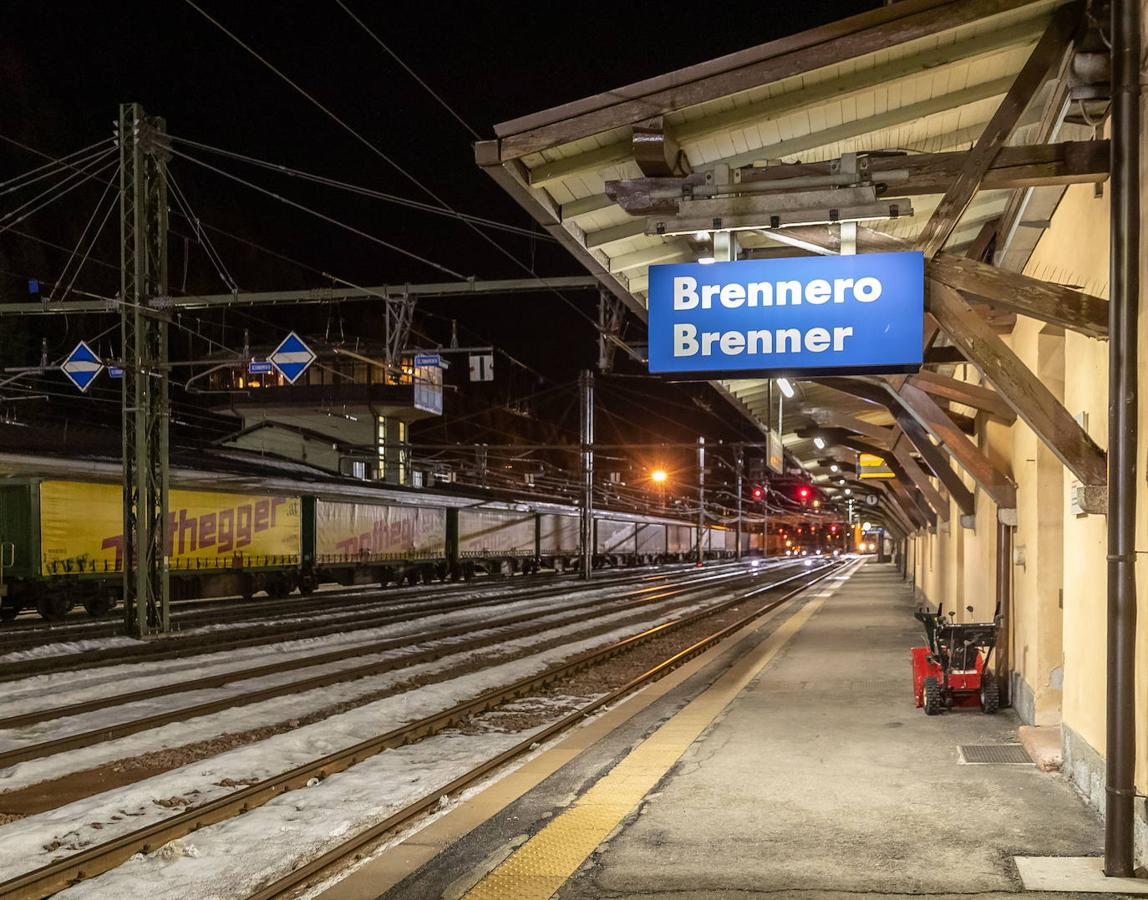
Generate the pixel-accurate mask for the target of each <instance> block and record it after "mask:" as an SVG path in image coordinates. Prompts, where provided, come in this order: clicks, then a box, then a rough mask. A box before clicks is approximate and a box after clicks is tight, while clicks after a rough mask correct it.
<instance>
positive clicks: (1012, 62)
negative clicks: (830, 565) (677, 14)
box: [476, 0, 1100, 469]
mask: <svg viewBox="0 0 1148 900" xmlns="http://www.w3.org/2000/svg"><path fill="white" fill-rule="evenodd" d="M1062 5H1063V4H1062V3H1058V2H1055V0H1036V2H1024V0H902V2H898V3H894V4H892V5H887V6H884V7H881V8H880V9H876V10H873V11H871V12H867V13H863V14H861V15H857V16H853V17H850V18H847V19H843V20H840V21H837V22H832V23H830V24H827V25H824V26H821V27H818V28H815V29H812V30H809V31H806V32H802V33H799V34H795V35H791V36H788V37H784V38H781V39H778V40H774V41H771V42H769V43H766V44H761V45H758V46H755V47H750V48H749V49H746V50H742V51H740V52H736V53H732V54H729V55H727V56H723V57H720V58H718V59H713V60H710V61H708V62H703V63H700V64H698V65H694V66H690V67H688V68H685V69H680V70H678V71H674V72H669V73H666V74H663V75H658V76H655V77H652V78H649V79H647V80H645V81H641V82H638V83H636V84H631V85H628V86H625V87H622V88H617V89H614V90H610V91H607V92H605V93H602V94H598V95H596V96H592V97H587V98H585V99H582V100H576V101H574V102H570V103H565V104H563V105H561V106H557V107H554V108H552V109H548V110H544V111H542V112H538V113H534V114H532V115H527V116H523V117H521V118H517V119H514V120H511V121H508V122H503V123H502V124H500V125H496V126H495V129H494V131H495V134H496V135H497V139H496V140H490V141H483V142H480V143H479V144H478V145H477V147H476V161H477V162H478V164H479V165H480V166H481V167H482V168H484V169H485V170H486V171H487V172H488V174H490V175H491V176H492V177H493V178H494V179H495V180H496V181H497V182H498V183H499V184H500V185H501V186H502V187H503V188H504V189H505V190H506V191H507V192H508V193H509V194H510V195H511V196H513V197H514V198H515V199H516V200H517V201H518V202H519V203H520V204H521V205H522V206H523V207H524V208H525V209H526V210H527V211H529V212H530V213H531V214H532V215H533V216H534V217H535V218H536V219H537V220H538V221H539V222H540V223H541V224H542V225H543V226H544V227H546V229H547V230H548V231H549V232H550V233H551V234H553V235H554V236H555V237H557V238H558V239H559V240H560V241H561V242H562V243H563V244H564V245H565V246H566V247H567V248H568V249H569V250H570V252H571V253H573V254H574V255H575V256H576V257H577V258H578V259H579V260H580V261H581V262H582V263H583V264H584V265H585V266H586V268H587V269H588V270H589V271H590V272H592V273H593V274H594V275H595V276H596V277H597V278H598V279H599V280H600V281H601V283H602V284H603V286H604V288H605V289H606V290H608V291H609V292H610V293H611V294H612V295H613V296H614V297H616V298H618V299H619V300H620V301H622V302H623V303H624V304H625V305H626V306H627V307H628V308H629V309H630V310H631V311H632V312H633V313H634V314H636V315H637V316H638V317H639V318H641V319H643V320H644V319H645V309H646V291H647V285H648V269H649V266H650V265H653V264H660V263H671V262H692V261H695V260H697V259H699V257H704V256H709V255H712V254H713V248H712V246H711V243H710V241H712V237H711V236H707V235H704V234H702V233H701V232H700V231H699V232H698V233H696V234H695V233H676V234H658V233H656V231H655V228H654V225H653V223H654V222H656V221H657V219H658V217H659V216H660V217H662V218H665V216H666V215H667V214H668V215H671V216H672V215H673V209H672V208H673V204H672V201H671V202H670V203H669V204H668V205H665V206H661V207H659V206H658V202H659V199H660V200H662V201H664V200H666V199H667V197H669V195H670V194H672V193H673V192H674V191H675V190H677V188H678V186H679V185H680V184H682V181H681V179H683V178H687V177H688V176H691V175H692V177H693V183H694V184H703V183H705V179H706V177H709V178H711V179H717V180H718V181H721V180H722V179H724V178H727V177H728V178H731V179H732V180H733V181H734V182H737V183H741V184H746V183H748V182H751V181H754V180H759V179H760V180H764V179H769V178H775V177H776V178H785V177H792V176H796V175H803V174H813V175H817V174H821V175H824V174H825V173H826V172H829V171H831V169H830V166H831V165H832V163H833V161H835V160H839V159H841V158H842V156H843V155H845V154H854V153H856V154H863V155H867V156H868V161H869V164H870V165H871V166H872V167H873V169H874V170H876V169H879V168H883V169H891V168H904V167H905V166H906V164H907V161H911V168H910V174H909V177H908V180H907V181H902V182H900V183H890V184H889V186H888V189H887V191H886V192H885V194H884V195H882V197H881V200H882V202H884V201H885V200H887V199H889V198H904V199H902V200H900V201H899V202H900V205H901V208H900V214H899V215H898V217H897V218H889V219H883V220H880V221H872V222H867V223H865V224H866V225H867V226H869V227H870V228H872V229H873V230H876V231H878V232H883V233H885V234H887V235H891V236H893V237H895V238H899V239H902V240H904V241H910V242H911V241H913V240H914V239H915V238H916V237H917V236H918V233H919V232H920V231H921V229H922V228H923V226H924V224H925V223H926V222H927V221H928V220H929V218H930V216H931V215H932V214H933V211H934V210H935V209H936V208H937V206H938V204H939V202H940V200H941V197H942V196H943V195H944V192H945V190H946V189H947V187H948V186H949V184H950V183H951V182H952V181H953V180H954V178H955V175H956V172H957V171H959V169H960V165H961V162H960V160H961V158H962V157H963V156H965V155H966V154H967V151H969V150H970V149H971V148H972V147H973V145H974V144H975V143H976V141H977V139H978V137H979V136H980V135H981V133H982V131H983V130H984V129H985V126H986V124H987V123H988V122H989V120H990V119H991V118H992V117H993V115H994V113H995V112H996V111H997V109H998V106H1000V104H1001V101H1002V99H1003V98H1004V96H1005V95H1006V94H1007V92H1008V91H1009V88H1010V86H1011V85H1012V83H1013V81H1014V79H1015V78H1016V76H1017V74H1018V72H1020V70H1021V69H1022V67H1023V66H1024V65H1025V62H1026V60H1027V59H1028V58H1029V56H1030V54H1032V52H1033V49H1034V47H1035V46H1036V45H1037V43H1038V41H1040V39H1041V37H1042V35H1043V34H1044V33H1045V30H1046V29H1047V28H1048V27H1049V23H1050V20H1051V18H1052V16H1053V13H1054V12H1055V11H1056V10H1057V9H1058V8H1059V7H1060V6H1062ZM675 34H682V32H675ZM1065 66H1066V63H1065V62H1062V63H1061V64H1060V67H1059V72H1058V71H1057V70H1056V69H1055V67H1054V71H1052V72H1051V77H1049V78H1048V79H1047V81H1046V82H1045V83H1044V86H1043V88H1041V89H1040V90H1039V91H1037V93H1036V94H1035V95H1034V96H1033V98H1032V100H1031V102H1029V103H1028V105H1027V107H1026V109H1025V110H1024V112H1023V114H1022V115H1021V117H1020V119H1019V120H1018V122H1017V124H1016V127H1015V128H1014V129H1013V130H1012V133H1011V137H1010V138H1009V140H1008V144H1009V145H1010V147H1016V148H1023V147H1026V146H1032V145H1037V144H1047V143H1051V142H1053V141H1066V140H1087V139H1089V138H1091V137H1093V132H1092V130H1091V129H1086V128H1083V127H1081V126H1079V125H1072V124H1069V123H1066V122H1065V121H1064V119H1065V111H1066V109H1067V107H1068V104H1067V101H1066V95H1065V93H1064V68H1065ZM889 152H892V153H893V154H900V155H890V154H889ZM1008 152H1009V150H1008V149H1007V148H1006V150H1004V151H1002V154H1001V157H1003V156H1004V155H1006V154H1007V153H1008ZM946 153H947V154H953V155H952V156H950V157H943V156H938V155H937V154H946ZM1017 153H1018V154H1019V153H1020V151H1019V150H1018V151H1017ZM1001 157H998V159H1000V158H1001ZM1014 158H1015V159H1017V160H1018V162H1019V163H1024V162H1025V160H1024V159H1022V158H1021V156H1019V155H1018V156H1015V157H1014ZM783 164H790V165H783ZM795 164H801V165H800V166H798V165H795ZM817 164H820V165H817ZM723 167H729V172H728V173H726V172H725V171H724V170H723ZM643 179H645V180H643ZM654 179H657V180H654ZM667 179H668V180H667ZM875 180H876V179H875ZM1079 180H1094V181H1095V180H1100V179H1099V178H1095V177H1093V178H1081V179H1079ZM1050 181H1052V180H1050ZM1065 181H1066V179H1059V180H1055V183H1050V184H1048V185H1047V186H1045V185H1040V184H1037V186H1035V187H1033V186H1029V185H1032V184H1033V182H1031V181H1030V182H1028V183H1027V185H1026V186H1025V187H1023V188H1017V187H1015V186H1014V185H1013V183H1012V182H1011V181H1010V179H1009V177H1008V176H1007V173H1002V174H1001V175H999V176H997V177H995V179H994V178H989V177H986V179H985V180H984V181H983V182H982V184H981V189H980V190H979V191H978V193H977V194H976V195H975V197H974V198H973V200H972V203H971V205H969V206H968V208H967V209H966V210H965V211H964V213H963V215H962V216H961V218H960V220H959V222H958V224H957V225H956V227H955V229H954V230H953V232H952V233H951V235H950V236H949V238H948V241H947V243H946V244H945V246H944V252H945V253H949V254H954V253H955V254H962V253H966V252H968V250H969V248H970V246H972V245H974V242H977V241H978V239H981V240H984V237H983V235H985V234H988V233H989V232H990V231H991V232H992V233H995V234H996V239H995V243H994V245H993V246H994V247H995V252H994V253H993V256H992V258H991V260H990V261H991V262H993V263H995V264H996V265H997V266H999V267H1002V268H1008V269H1011V270H1013V271H1020V270H1022V269H1023V267H1024V265H1025V263H1026V262H1027V260H1028V258H1029V255H1030V253H1031V251H1032V250H1033V248H1034V247H1035V245H1036V241H1037V240H1038V238H1039V236H1040V234H1041V229H1042V228H1043V227H1044V226H1045V225H1046V224H1047V219H1048V217H1049V216H1051V213H1052V211H1053V210H1054V209H1055V207H1056V205H1057V203H1058V202H1059V199H1060V197H1061V196H1062V194H1063V191H1064V189H1065V187H1064V184H1065ZM994 183H996V184H999V185H1000V187H999V188H994V187H992V185H993V184H994ZM667 186H668V188H669V191H668V193H667V191H666V190H665V188H667ZM659 189H662V193H661V194H657V193H656V192H657V190H659ZM893 202H898V201H893ZM623 204H625V206H624V205H623ZM910 206H911V213H907V210H908V208H909V207H910ZM667 210H670V212H669V213H667V212H666V211H667ZM987 224H992V225H993V226H994V227H993V228H992V229H988V230H986V227H985V226H986V225H987ZM821 228H822V231H824V232H828V231H829V226H821ZM666 230H667V231H668V230H669V229H666ZM785 231H786V230H785V229H781V230H780V231H772V230H763V229H753V230H744V231H739V232H737V237H738V240H739V243H740V246H741V249H742V256H743V257H745V256H757V257H768V256H770V255H785V256H791V255H800V254H801V253H803V252H808V251H803V250H802V249H800V248H799V247H797V246H794V245H793V243H791V242H789V241H786V240H785V236H786V235H785ZM650 232H655V233H650ZM792 233H795V232H791V234H792ZM870 238H872V235H871V234H870ZM859 249H860V250H861V251H864V250H865V249H866V247H865V246H864V238H862V240H861V246H860V247H859ZM984 312H985V314H986V317H990V316H991V318H990V321H993V323H994V324H995V325H996V326H997V328H998V330H1000V331H1007V330H1009V329H1010V327H1011V324H1012V321H1013V320H1012V319H1010V317H1009V316H1008V315H1003V316H1002V315H1001V314H1000V313H999V311H998V312H996V313H990V312H989V310H988V309H987V307H986V308H985V309H984ZM946 349H952V348H945V347H944V339H943V338H942V339H941V340H940V341H939V342H938V343H937V344H935V345H934V351H935V355H936V357H937V359H938V360H948V361H949V362H950V363H951V362H952V360H954V359H955V356H954V355H953V354H948V356H946V354H945V350H946ZM927 364H928V360H927ZM938 364H940V363H938ZM714 386H715V387H716V388H717V389H718V390H719V391H720V392H721V393H722V394H724V395H725V396H726V398H727V399H728V400H730V401H731V402H732V403H733V405H734V406H735V407H736V408H737V409H738V410H739V411H740V412H741V413H743V414H744V415H746V416H747V417H749V418H750V419H751V420H752V421H753V422H754V423H755V424H757V425H759V426H765V425H766V423H772V424H774V425H776V423H777V414H776V409H777V407H776V404H777V391H776V390H774V391H773V394H772V402H770V396H771V395H770V390H769V382H768V380H766V379H755V378H743V379H731V380H724V381H721V382H715V383H714ZM796 387H797V390H798V395H797V397H796V402H795V401H787V402H786V407H787V408H786V413H785V418H784V422H783V425H784V428H783V431H784V434H783V441H784V444H785V447H786V450H787V451H789V453H790V454H791V455H792V456H793V457H794V458H796V459H798V460H800V461H801V462H802V464H803V465H806V466H807V467H809V468H810V469H816V467H817V466H818V462H817V460H818V459H819V458H821V459H822V460H824V459H825V458H826V457H827V454H826V452H825V451H823V450H820V449H819V448H817V447H815V446H814V444H813V441H812V436H810V435H809V434H808V430H809V429H810V428H811V427H814V426H815V424H816V420H814V419H813V418H812V416H811V415H810V413H812V412H813V411H814V410H817V409H820V410H825V409H832V410H837V411H840V412H842V413H845V414H847V415H850V416H853V417H856V418H860V419H863V420H868V421H871V422H873V423H875V424H890V423H891V419H890V418H889V414H888V412H887V410H885V409H884V408H883V407H881V406H879V405H877V404H874V403H870V402H866V401H864V400H860V399H857V398H856V397H853V396H849V395H846V394H844V393H841V392H839V391H837V390H835V389H833V388H831V387H828V386H826V385H825V384H819V383H817V382H814V381H802V382H799V383H797V384H796ZM959 418H960V417H959V416H958V420H959ZM822 424H824V423H823V422H822ZM800 431H806V432H807V434H806V436H805V437H802V436H800V435H799V434H798V432H800Z"/></svg>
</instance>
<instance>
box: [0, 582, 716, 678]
mask: <svg viewBox="0 0 1148 900" xmlns="http://www.w3.org/2000/svg"><path fill="white" fill-rule="evenodd" d="M689 571H691V572H692V571H693V570H692V569H691V570H689ZM706 571H707V572H710V573H720V572H723V571H730V568H729V567H728V566H721V567H712V568H709V569H707V570H706ZM674 574H677V573H674V572H667V573H664V574H659V575H656V576H649V575H627V576H620V577H619V578H615V579H610V580H603V581H601V582H599V581H597V580H592V581H591V582H590V583H589V584H590V589H591V590H599V589H601V590H605V589H608V588H611V587H616V586H618V585H621V584H631V583H634V582H636V581H642V580H655V581H663V580H665V579H666V578H670V577H672V576H673V575H674ZM577 584H582V583H581V582H578V583H577ZM570 589H571V585H569V584H565V583H564V584H560V585H545V586H543V585H538V586H533V587H529V588H524V589H523V590H521V591H516V592H513V593H506V592H493V593H491V594H489V595H480V596H478V597H475V596H474V594H473V593H468V594H466V595H464V596H462V597H458V598H456V599H449V598H445V599H440V598H437V597H436V598H433V599H432V600H430V601H418V600H411V601H407V602H404V603H399V604H395V603H393V602H391V599H390V598H382V599H380V600H379V601H377V602H372V603H369V604H366V605H365V608H363V609H361V610H354V609H352V610H348V611H346V612H344V611H341V610H340V611H332V615H331V616H328V617H326V618H325V619H323V620H320V621H316V622H314V623H306V624H303V623H300V622H298V621H287V622H279V623H276V622H256V623H253V624H251V625H250V626H247V625H236V627H234V628H229V629H226V630H221V631H204V632H196V633H184V634H180V635H173V636H171V637H168V638H164V639H161V640H156V641H147V642H138V643H131V644H127V645H120V646H116V647H106V648H97V649H88V650H81V651H79V652H75V653H60V654H52V655H46V656H37V657H33V658H28V659H17V660H13V661H9V662H5V663H0V681H12V680H14V679H18V678H26V677H29V676H31V675H41V674H48V673H52V672H60V671H65V670H75V669H80V668H84V669H90V668H97V667H101V666H110V665H119V664H122V663H125V662H135V661H142V660H147V661H154V660H164V659H177V658H180V657H183V656H188V655H193V654H196V653H200V652H220V651H226V650H236V649H242V648H246V647H253V646H258V645H261V644H267V643H273V642H275V641H277V640H303V639H312V638H320V637H325V636H328V635H333V634H344V633H347V632H350V631H360V630H365V629H369V628H377V627H381V626H386V625H394V624H400V623H402V622H408V621H412V620H415V619H418V618H422V617H424V616H428V615H436V614H441V613H448V612H454V611H457V610H463V609H479V608H484V607H489V606H494V605H499V604H504V603H514V602H520V601H523V600H536V599H543V598H545V597H548V596H554V595H559V594H562V593H564V592H566V591H568V590H570Z"/></svg>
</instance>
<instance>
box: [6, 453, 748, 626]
mask: <svg viewBox="0 0 1148 900" xmlns="http://www.w3.org/2000/svg"><path fill="white" fill-rule="evenodd" d="M190 474H192V475H195V477H194V478H189V479H188V480H190V481H192V482H193V483H194V485H195V486H196V489H191V487H190V485H189V486H187V487H176V488H174V489H173V490H172V492H171V494H170V497H169V513H168V522H167V528H166V539H167V546H166V548H165V557H166V558H167V561H168V567H169V571H170V573H171V593H172V598H173V599H177V600H178V599H184V598H189V597H224V596H242V597H244V598H248V599H250V598H251V597H253V596H254V595H255V594H256V593H258V592H259V591H265V592H266V593H267V594H268V595H270V596H273V597H281V596H286V595H287V594H289V593H290V592H291V591H293V590H295V589H296V588H298V589H299V590H300V591H302V592H303V593H311V592H312V591H313V590H314V589H315V588H316V587H318V585H320V584H322V583H332V582H333V583H338V584H342V585H354V584H384V585H385V584H415V583H418V582H430V581H433V580H445V579H458V578H469V577H471V576H473V575H474V574H476V573H478V572H488V573H511V572H534V571H537V570H538V569H540V568H542V567H547V568H553V569H556V570H558V571H562V570H564V569H569V568H574V567H577V566H578V565H579V564H580V557H579V546H578V544H579V541H578V535H579V517H578V511H577V509H575V508H572V507H565V506H561V505H559V504H552V503H538V504H534V505H524V504H509V503H501V502H499V501H495V500H489V499H478V498H473V499H472V498H466V497H460V496H458V495H454V494H442V495H440V494H436V493H434V492H432V491H418V492H416V491H406V492H400V491H395V490H388V489H385V488H382V489H379V488H367V487H364V486H362V485H359V484H355V485H344V484H336V485H322V484H314V483H310V482H294V481H285V480H282V479H278V480H274V481H267V482H266V484H267V485H268V488H267V489H266V490H247V489H245V490H233V491H224V490H209V489H200V488H199V486H200V485H202V484H212V483H218V479H213V478H212V477H211V476H210V475H209V474H207V473H198V474H196V473H190ZM122 517H123V513H122V492H121V488H120V486H119V484H118V483H113V482H110V481H88V480H80V478H75V479H73V478H72V477H70V476H68V477H61V478H38V477H31V478H11V479H7V480H4V481H0V618H2V619H5V620H7V619H11V618H14V617H15V616H16V615H17V614H18V613H19V611H20V610H21V609H23V608H29V607H32V608H35V609H37V610H38V611H39V613H40V615H41V616H43V617H44V618H46V619H52V620H55V619H59V618H62V617H63V616H64V615H66V614H67V613H68V612H69V611H70V610H71V609H72V608H73V607H74V606H75V605H78V604H80V605H83V606H84V608H85V609H87V610H88V612H90V613H91V614H92V615H102V614H104V613H106V612H108V611H109V610H110V609H111V608H112V607H113V606H114V605H115V603H116V602H117V600H118V598H119V597H120V595H121V591H122V580H123V523H122ZM715 534H716V535H718V537H717V538H715V537H714V535H715ZM695 535H696V529H695V527H694V526H692V525H689V524H684V523H680V522H674V521H672V520H669V519H665V518H661V517H643V516H637V515H630V514H625V513H611V512H603V513H601V514H599V515H598V516H597V517H596V521H595V554H594V565H595V566H623V565H634V564H644V563H657V562H665V561H673V560H684V559H692V558H693V554H694V552H695ZM733 548H734V545H733V536H732V532H728V539H727V530H726V529H722V528H720V527H717V528H709V529H707V534H706V539H705V550H706V555H707V556H709V557H714V558H720V557H728V556H732V555H733V553H734V549H733Z"/></svg>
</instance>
